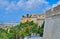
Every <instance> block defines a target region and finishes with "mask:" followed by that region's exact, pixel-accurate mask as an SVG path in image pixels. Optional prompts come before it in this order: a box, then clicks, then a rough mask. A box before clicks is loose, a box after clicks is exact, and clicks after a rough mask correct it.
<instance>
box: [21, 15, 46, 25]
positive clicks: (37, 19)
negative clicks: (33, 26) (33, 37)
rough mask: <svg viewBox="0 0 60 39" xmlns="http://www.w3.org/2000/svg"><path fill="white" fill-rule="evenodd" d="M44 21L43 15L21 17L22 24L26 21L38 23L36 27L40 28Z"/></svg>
mask: <svg viewBox="0 0 60 39" xmlns="http://www.w3.org/2000/svg"><path fill="white" fill-rule="evenodd" d="M44 20H45V14H37V15H34V14H32V15H29V16H28V17H22V21H21V22H22V23H25V22H26V21H29V22H30V21H34V23H38V26H41V25H42V23H43V22H44Z"/></svg>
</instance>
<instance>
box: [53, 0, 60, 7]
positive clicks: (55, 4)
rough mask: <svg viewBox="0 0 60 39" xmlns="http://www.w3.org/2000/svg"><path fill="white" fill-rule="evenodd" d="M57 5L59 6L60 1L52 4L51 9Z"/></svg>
mask: <svg viewBox="0 0 60 39" xmlns="http://www.w3.org/2000/svg"><path fill="white" fill-rule="evenodd" d="M58 5H60V1H58V2H57V3H56V4H53V5H52V8H54V7H56V6H58Z"/></svg>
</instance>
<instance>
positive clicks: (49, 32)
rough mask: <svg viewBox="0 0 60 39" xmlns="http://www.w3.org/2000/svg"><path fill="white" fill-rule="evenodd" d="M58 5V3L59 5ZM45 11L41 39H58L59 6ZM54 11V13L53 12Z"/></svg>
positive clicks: (59, 36)
mask: <svg viewBox="0 0 60 39" xmlns="http://www.w3.org/2000/svg"><path fill="white" fill-rule="evenodd" d="M59 6H60V5H59ZM59 6H57V7H55V8H53V9H54V10H53V11H52V12H51V13H50V11H48V12H47V13H46V19H45V26H44V35H43V39H60V7H59ZM54 12H55V13H54Z"/></svg>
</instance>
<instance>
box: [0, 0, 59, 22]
mask: <svg viewBox="0 0 60 39" xmlns="http://www.w3.org/2000/svg"><path fill="white" fill-rule="evenodd" d="M59 4H60V0H0V22H20V21H21V18H22V15H26V14H43V13H45V12H46V11H47V10H48V9H50V8H53V7H56V6H58V5H59Z"/></svg>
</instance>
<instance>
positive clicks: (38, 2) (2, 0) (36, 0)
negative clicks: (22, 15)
mask: <svg viewBox="0 0 60 39" xmlns="http://www.w3.org/2000/svg"><path fill="white" fill-rule="evenodd" d="M43 5H45V6H46V8H47V7H49V3H48V2H47V1H45V0H28V1H26V2H24V1H23V0H20V1H19V2H17V3H15V2H11V3H10V2H8V1H7V0H0V8H5V10H6V11H13V10H19V9H22V10H36V9H39V8H40V9H46V8H44V7H42V6H43Z"/></svg>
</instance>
